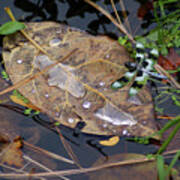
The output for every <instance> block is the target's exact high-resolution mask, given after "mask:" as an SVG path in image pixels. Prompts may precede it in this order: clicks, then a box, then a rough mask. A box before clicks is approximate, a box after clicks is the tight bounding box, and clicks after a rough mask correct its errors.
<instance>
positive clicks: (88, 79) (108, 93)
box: [3, 22, 158, 138]
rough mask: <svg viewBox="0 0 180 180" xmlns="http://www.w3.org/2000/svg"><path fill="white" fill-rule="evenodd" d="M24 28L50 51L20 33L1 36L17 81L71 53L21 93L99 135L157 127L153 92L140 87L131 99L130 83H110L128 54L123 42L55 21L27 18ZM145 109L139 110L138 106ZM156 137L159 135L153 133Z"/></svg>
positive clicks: (60, 119)
mask: <svg viewBox="0 0 180 180" xmlns="http://www.w3.org/2000/svg"><path fill="white" fill-rule="evenodd" d="M26 26H27V28H26V29H25V32H26V33H27V34H28V35H29V36H30V37H33V38H34V40H35V41H36V42H37V43H39V44H40V45H41V46H42V47H43V48H44V49H45V50H46V51H47V52H48V53H49V56H47V55H45V54H42V53H39V50H38V49H36V48H35V47H34V46H33V45H32V44H31V43H30V42H28V40H27V41H23V42H24V44H22V39H23V40H24V37H23V36H22V35H21V33H17V34H15V35H14V36H13V38H12V37H10V36H7V37H5V38H4V49H5V50H4V52H3V58H4V61H5V67H6V71H7V73H8V75H9V77H10V79H11V80H12V82H13V83H14V84H15V83H17V82H19V81H22V80H23V78H24V77H28V76H29V75H32V74H35V73H36V72H39V71H42V70H43V69H44V68H46V67H48V66H49V65H52V64H53V63H55V62H57V61H58V62H60V60H61V58H62V57H64V56H66V55H67V54H68V53H69V52H71V51H72V50H74V49H76V48H78V50H77V51H76V52H75V53H74V54H73V55H72V56H71V57H69V58H67V59H65V60H64V61H63V62H60V63H59V64H58V65H56V66H54V67H53V68H51V69H49V70H48V71H47V72H46V73H45V74H43V75H42V76H39V77H38V78H36V79H33V80H32V81H30V82H29V83H28V84H26V85H24V86H22V87H20V88H19V89H18V90H19V91H20V93H21V94H22V95H23V96H25V97H26V98H27V99H29V100H30V102H32V103H33V104H35V106H37V107H38V108H39V109H41V110H42V111H43V112H44V113H46V114H48V115H49V116H51V117H53V118H54V119H55V120H57V121H58V122H60V124H63V125H66V126H68V127H71V128H75V127H76V125H77V124H78V123H81V122H82V123H83V124H85V126H84V127H83V128H82V132H85V133H90V134H99V135H120V136H123V135H124V136H129V135H135V136H146V135H150V134H152V133H154V132H155V131H156V124H155V122H154V114H153V103H152V97H151V94H150V92H149V90H148V89H147V87H144V88H143V89H142V91H141V93H140V94H138V95H136V97H135V98H134V99H133V100H132V99H131V98H129V96H128V86H127V87H123V88H122V89H119V90H117V91H113V90H112V89H111V84H112V82H114V81H115V79H118V78H120V77H122V76H123V74H124V73H125V72H126V68H125V67H124V63H125V62H127V61H129V56H128V54H127V52H126V50H125V48H124V47H122V46H120V45H119V43H118V42H117V41H114V40H112V39H110V38H108V37H106V36H92V35H90V34H88V33H86V32H83V31H81V30H78V29H74V28H71V27H69V26H65V25H61V24H58V23H53V22H42V23H27V24H26ZM142 108H143V110H142ZM156 138H158V137H156Z"/></svg>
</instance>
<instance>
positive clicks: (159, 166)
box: [157, 155, 166, 180]
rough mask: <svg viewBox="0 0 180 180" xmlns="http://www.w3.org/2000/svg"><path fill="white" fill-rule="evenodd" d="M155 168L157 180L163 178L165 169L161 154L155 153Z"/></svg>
mask: <svg viewBox="0 0 180 180" xmlns="http://www.w3.org/2000/svg"><path fill="white" fill-rule="evenodd" d="M157 170H158V176H159V180H165V175H166V173H165V170H164V158H163V156H161V155H157Z"/></svg>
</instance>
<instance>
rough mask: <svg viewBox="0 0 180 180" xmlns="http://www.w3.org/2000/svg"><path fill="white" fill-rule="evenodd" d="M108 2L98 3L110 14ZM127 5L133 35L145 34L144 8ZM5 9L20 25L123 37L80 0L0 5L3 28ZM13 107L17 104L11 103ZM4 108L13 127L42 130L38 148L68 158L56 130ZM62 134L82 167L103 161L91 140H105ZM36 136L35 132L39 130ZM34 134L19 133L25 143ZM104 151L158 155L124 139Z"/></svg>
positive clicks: (64, 166) (67, 131) (16, 1)
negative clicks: (50, 24) (48, 24)
mask: <svg viewBox="0 0 180 180" xmlns="http://www.w3.org/2000/svg"><path fill="white" fill-rule="evenodd" d="M105 2H106V4H102V3H99V1H98V2H97V3H99V4H100V5H102V6H103V7H104V8H105V9H107V10H109V11H110V12H113V10H112V8H111V6H110V5H109V1H105ZM124 3H125V7H126V10H127V14H128V17H129V22H130V25H131V28H132V29H131V30H132V33H133V35H135V34H143V33H144V32H145V31H146V30H145V29H143V28H141V25H142V24H144V25H148V23H149V22H148V21H144V22H142V21H140V20H138V18H137V9H138V7H139V6H140V4H139V3H138V2H137V1H133V0H128V1H124ZM4 7H9V8H11V10H12V11H13V13H14V15H15V17H16V19H17V20H20V21H25V22H30V21H47V20H48V21H56V22H60V23H65V24H68V25H70V26H73V27H76V28H79V29H82V30H86V31H88V32H90V33H92V34H106V35H110V36H113V37H118V36H119V35H120V32H119V31H118V29H117V28H116V27H115V26H114V25H113V24H112V23H111V22H110V21H109V20H107V19H106V18H105V17H104V16H103V15H102V14H101V13H99V12H98V11H96V10H94V8H92V7H90V6H89V5H87V4H86V3H83V2H82V1H78V0H74V1H71V0H67V1H65V0H59V1H58V0H56V1H55V0H51V1H48V0H44V1H43V0H31V1H30V0H29V1H27V0H23V1H21V0H11V1H0V24H3V23H5V22H7V21H9V17H8V15H7V14H6V13H5V11H4ZM117 7H119V4H117ZM120 13H122V12H120ZM153 26H154V25H153V24H151V25H149V26H148V28H149V29H150V28H151V27H153ZM10 105H14V104H13V103H10ZM18 107H20V106H18ZM0 108H1V109H3V111H5V112H6V113H8V114H9V115H8V118H10V119H11V121H13V123H14V122H18V125H19V126H21V127H23V128H24V129H26V128H27V129H28V127H35V128H37V129H38V132H39V133H40V136H41V138H40V139H39V141H38V142H37V143H36V145H37V146H40V147H41V148H44V149H46V150H48V151H51V152H54V153H56V154H59V155H61V156H64V157H68V155H67V153H66V151H65V149H64V147H63V145H62V143H61V141H60V139H59V136H58V134H57V133H56V132H55V131H54V130H51V129H48V128H46V127H44V126H43V125H41V124H39V123H38V122H37V121H35V120H34V119H33V118H30V117H27V116H24V115H23V114H21V113H17V112H14V111H13V110H9V109H7V108H4V107H0ZM41 118H42V119H44V120H48V117H46V116H41ZM37 129H36V130H37ZM61 130H62V133H63V135H64V136H65V139H66V140H67V142H68V143H70V145H71V147H72V149H73V152H74V153H75V154H76V156H77V157H78V159H79V161H80V164H81V165H82V167H90V166H91V165H92V164H93V163H94V162H95V161H96V160H97V159H98V158H99V157H102V153H100V151H98V149H96V148H92V147H90V146H89V145H88V143H87V142H88V141H90V140H94V139H95V140H98V139H100V138H101V137H98V136H92V135H85V134H80V135H79V136H78V137H74V136H73V131H72V130H70V129H68V128H65V127H63V128H62V129H61ZM33 132H35V130H34V131H33ZM33 134H34V133H30V134H27V133H26V131H24V132H22V131H21V130H20V133H19V135H20V136H22V137H23V138H24V139H25V140H27V139H28V138H29V137H31V136H32V135H33ZM101 150H102V151H103V153H105V154H106V155H108V156H110V155H114V154H118V153H123V152H129V153H131V152H132V153H141V154H146V153H153V152H155V150H156V147H154V146H153V145H146V146H145V145H141V144H136V143H133V142H127V141H125V140H124V139H123V138H122V139H121V140H120V142H119V143H118V145H116V146H115V147H103V148H102V149H101ZM56 163H57V164H56V165H57V166H56V168H55V169H56V170H63V169H71V168H75V166H72V165H69V164H67V163H63V162H62V163H61V162H56ZM47 166H48V164H47ZM50 179H52V178H50ZM70 179H73V180H77V179H79V180H84V179H88V177H87V176H86V175H84V174H80V175H75V176H70Z"/></svg>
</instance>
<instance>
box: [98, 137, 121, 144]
mask: <svg viewBox="0 0 180 180" xmlns="http://www.w3.org/2000/svg"><path fill="white" fill-rule="evenodd" d="M118 142H119V136H113V137H111V138H109V139H108V140H103V141H99V144H101V145H103V146H115V145H116V144H117V143H118Z"/></svg>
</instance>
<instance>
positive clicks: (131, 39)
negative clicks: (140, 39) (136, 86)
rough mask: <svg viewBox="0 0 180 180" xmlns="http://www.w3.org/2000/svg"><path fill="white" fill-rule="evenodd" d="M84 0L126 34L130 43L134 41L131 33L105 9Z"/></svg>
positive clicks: (88, 0) (89, 0)
mask: <svg viewBox="0 0 180 180" xmlns="http://www.w3.org/2000/svg"><path fill="white" fill-rule="evenodd" d="M84 1H85V2H87V3H88V4H90V5H91V6H93V7H94V8H96V9H97V10H99V11H100V12H101V13H102V14H104V15H105V16H106V17H107V18H108V19H109V20H110V21H111V22H112V23H113V24H114V25H115V26H117V27H118V28H119V30H120V31H121V32H122V33H124V34H125V35H127V36H128V38H129V40H130V41H131V42H132V43H135V40H134V38H133V37H132V35H131V34H129V33H128V32H127V31H126V28H125V27H124V26H123V25H122V24H119V23H118V22H117V21H116V20H115V19H114V18H113V16H111V15H110V14H109V13H108V12H107V11H105V10H104V9H103V8H101V7H100V6H98V5H97V4H96V3H94V2H92V1H91V0H84Z"/></svg>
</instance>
